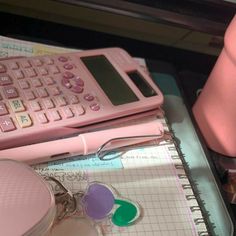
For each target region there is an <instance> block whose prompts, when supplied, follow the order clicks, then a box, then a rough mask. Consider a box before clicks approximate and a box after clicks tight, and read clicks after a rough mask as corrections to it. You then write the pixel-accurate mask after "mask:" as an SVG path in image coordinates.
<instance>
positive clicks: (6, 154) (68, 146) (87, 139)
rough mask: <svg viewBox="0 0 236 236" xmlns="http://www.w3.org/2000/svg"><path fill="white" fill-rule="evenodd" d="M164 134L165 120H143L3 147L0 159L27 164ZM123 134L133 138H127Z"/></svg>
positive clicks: (131, 142)
mask: <svg viewBox="0 0 236 236" xmlns="http://www.w3.org/2000/svg"><path fill="white" fill-rule="evenodd" d="M163 134H164V130H163V126H162V124H161V123H160V122H158V121H157V120H155V121H150V122H147V123H143V124H137V125H131V126H126V127H120V128H112V129H106V130H101V131H96V132H90V133H84V134H80V135H78V136H76V137H70V138H65V139H59V140H54V141H49V142H43V143H37V144H31V145H27V146H20V147H16V148H10V149H4V150H1V151H0V159H13V160H18V161H23V162H26V163H28V164H36V163H42V162H45V161H53V160H57V159H61V158H66V157H70V156H75V155H87V154H92V153H96V152H97V151H98V150H99V148H100V147H101V146H102V145H103V144H105V143H107V142H109V140H115V141H114V142H111V143H110V145H109V144H108V145H107V146H106V147H107V148H105V149H104V150H111V149H116V148H118V147H123V146H127V145H132V144H136V143H141V142H144V141H148V140H151V139H154V138H155V137H143V138H142V139H141V138H140V139H136V138H135V137H137V136H145V135H157V137H158V135H159V137H160V138H161V137H162V135H163ZM124 137H130V138H129V139H124ZM119 139H120V140H119Z"/></svg>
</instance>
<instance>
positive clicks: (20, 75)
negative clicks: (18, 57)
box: [14, 70, 25, 79]
mask: <svg viewBox="0 0 236 236" xmlns="http://www.w3.org/2000/svg"><path fill="white" fill-rule="evenodd" d="M14 76H15V78H16V79H23V78H24V77H25V76H24V73H23V71H22V70H16V71H14Z"/></svg>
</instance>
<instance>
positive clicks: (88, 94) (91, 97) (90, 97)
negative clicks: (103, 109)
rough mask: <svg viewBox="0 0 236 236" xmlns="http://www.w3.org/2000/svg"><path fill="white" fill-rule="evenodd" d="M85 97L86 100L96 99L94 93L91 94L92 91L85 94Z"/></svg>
mask: <svg viewBox="0 0 236 236" xmlns="http://www.w3.org/2000/svg"><path fill="white" fill-rule="evenodd" d="M84 99H85V100H86V101H89V102H90V101H93V100H94V96H93V95H92V94H90V93H87V94H85V95H84Z"/></svg>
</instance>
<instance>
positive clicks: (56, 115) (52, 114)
mask: <svg viewBox="0 0 236 236" xmlns="http://www.w3.org/2000/svg"><path fill="white" fill-rule="evenodd" d="M49 115H50V118H51V120H53V121H57V120H61V116H60V114H59V113H58V111H56V110H53V111H50V113H49Z"/></svg>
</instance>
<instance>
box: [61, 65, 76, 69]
mask: <svg viewBox="0 0 236 236" xmlns="http://www.w3.org/2000/svg"><path fill="white" fill-rule="evenodd" d="M63 67H64V68H65V69H66V70H72V69H73V68H74V66H73V65H71V64H65V65H63Z"/></svg>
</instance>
